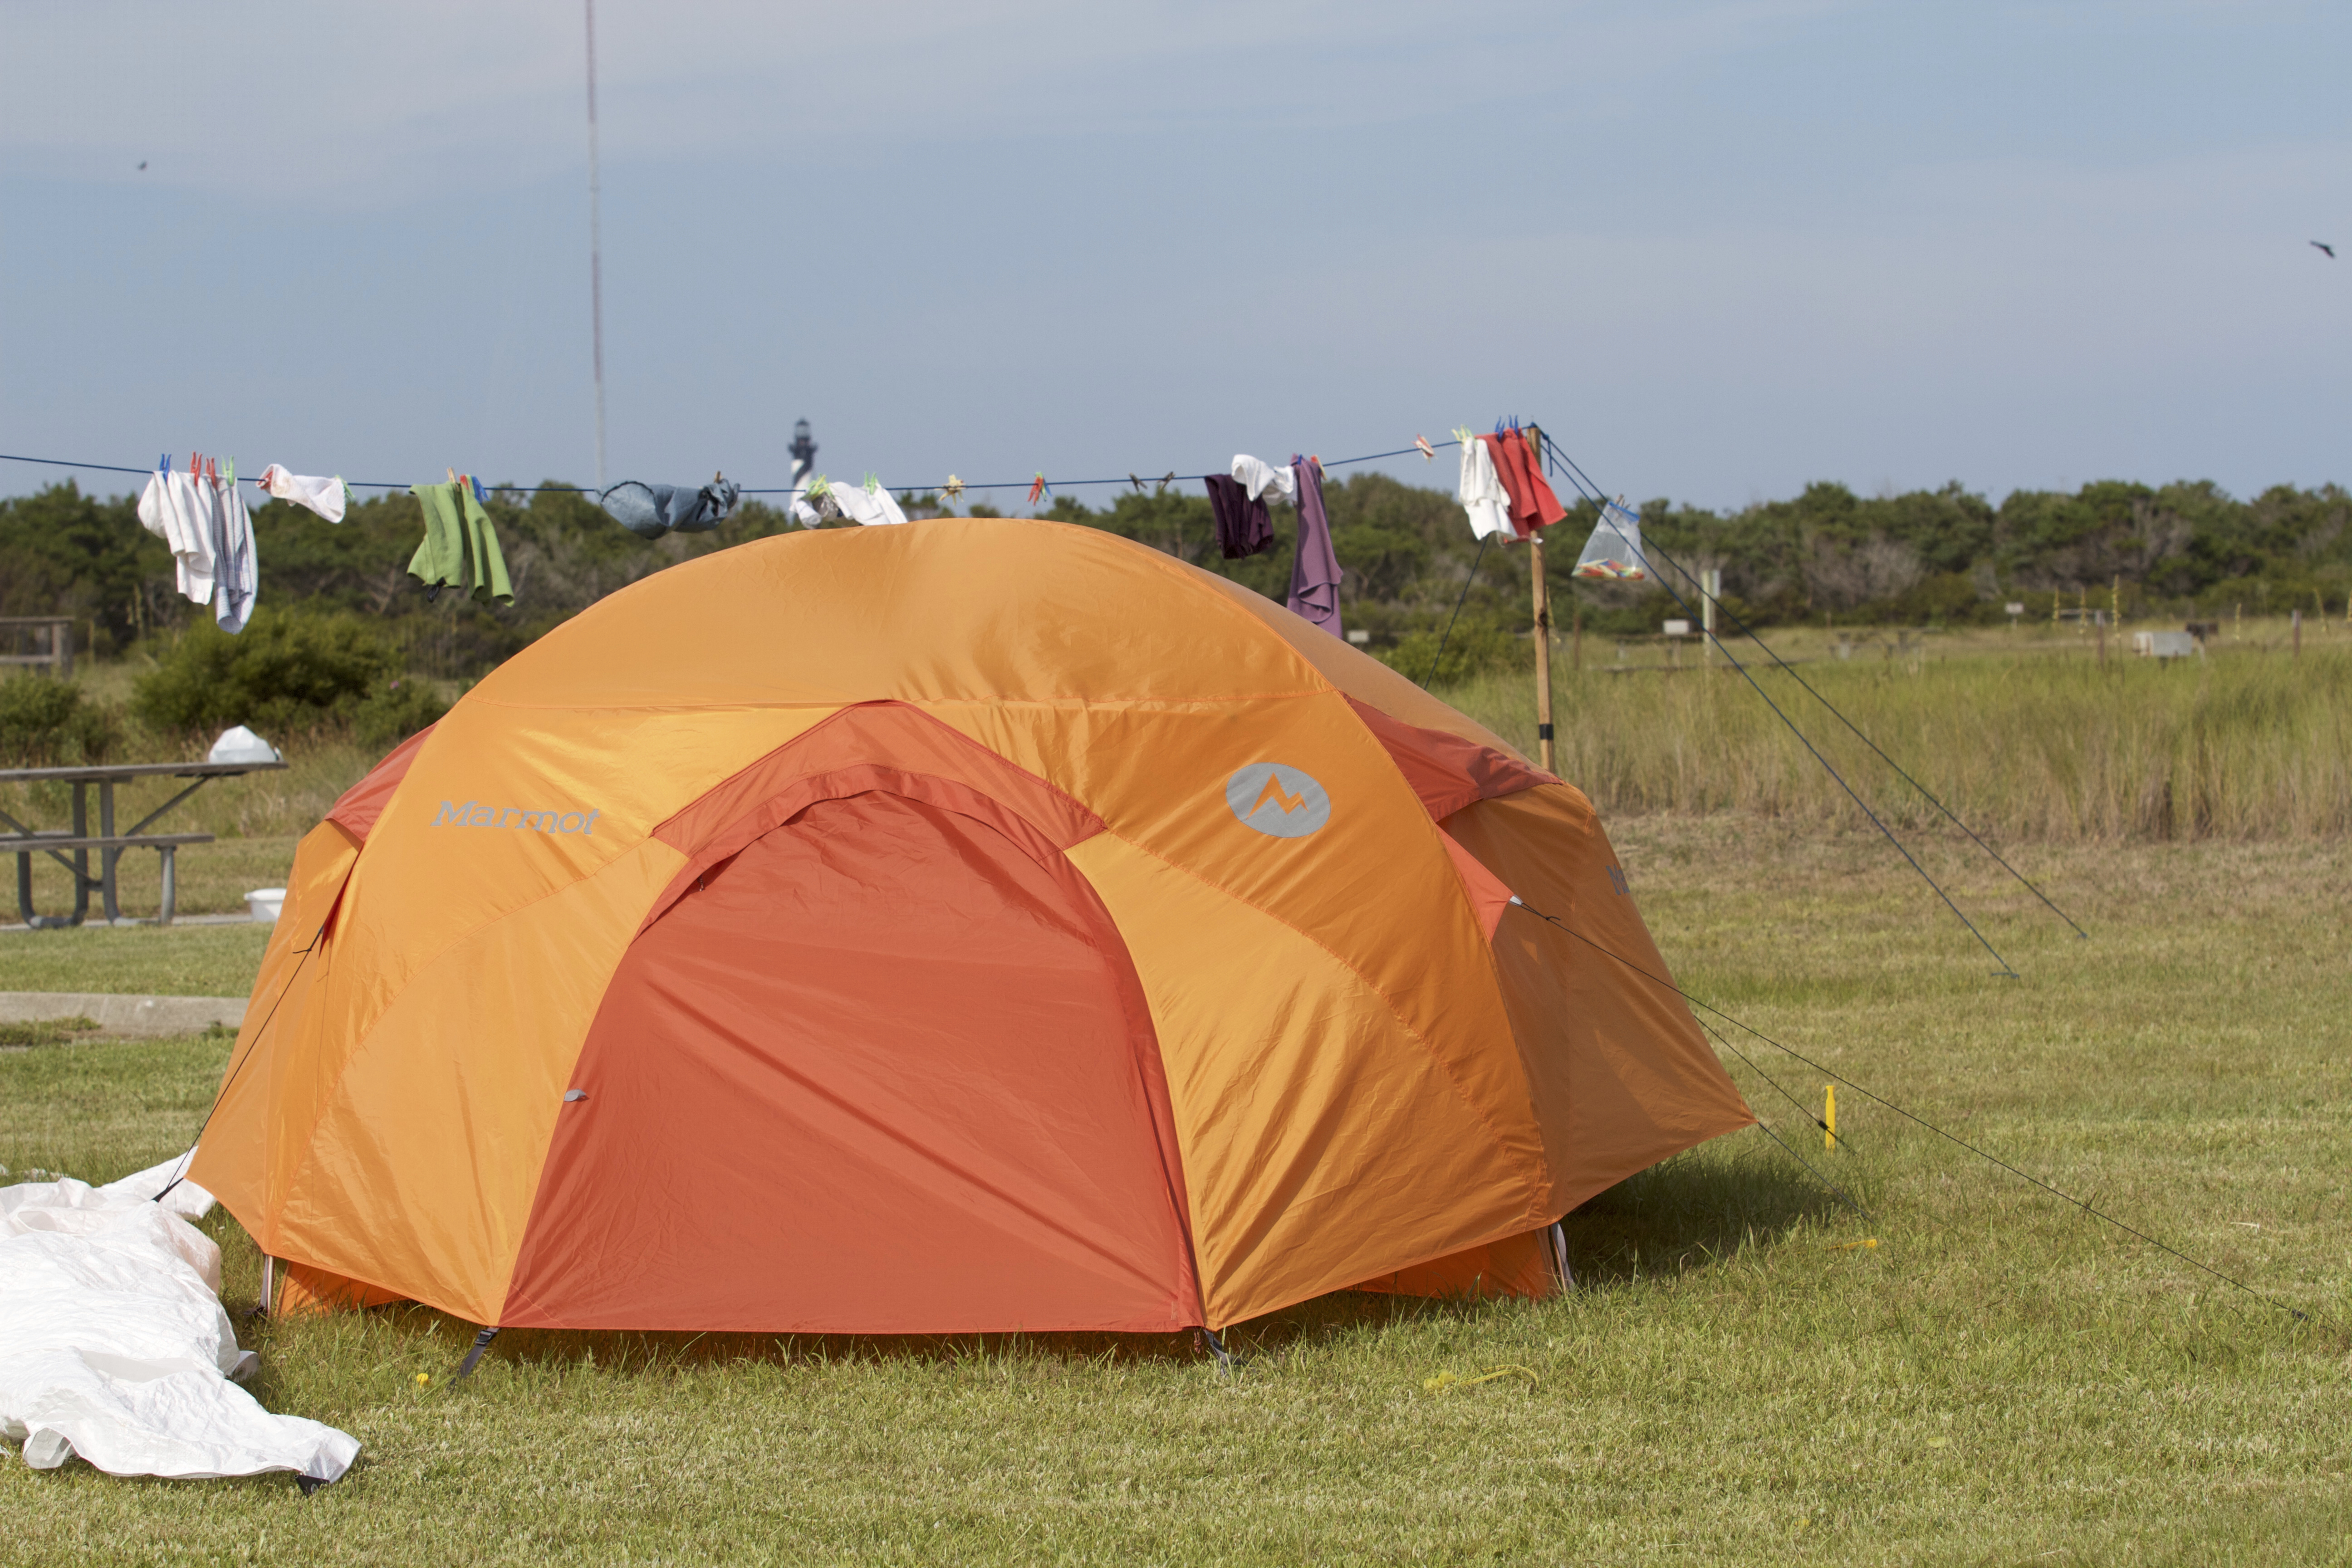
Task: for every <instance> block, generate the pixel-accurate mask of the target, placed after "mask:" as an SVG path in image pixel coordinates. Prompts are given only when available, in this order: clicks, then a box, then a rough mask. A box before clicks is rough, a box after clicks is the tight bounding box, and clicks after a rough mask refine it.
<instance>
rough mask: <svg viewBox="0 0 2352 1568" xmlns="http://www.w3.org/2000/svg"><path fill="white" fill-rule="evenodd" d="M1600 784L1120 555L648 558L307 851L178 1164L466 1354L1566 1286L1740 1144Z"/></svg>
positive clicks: (886, 542)
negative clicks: (1672, 1192)
mask: <svg viewBox="0 0 2352 1568" xmlns="http://www.w3.org/2000/svg"><path fill="white" fill-rule="evenodd" d="M1613 862H1614V857H1613V855H1612V852H1611V850H1610V847H1609V843H1608V840H1607V839H1606V837H1603V836H1602V834H1601V827H1600V825H1599V823H1598V822H1597V821H1595V819H1594V816H1593V812H1592V808H1591V805H1589V804H1587V802H1586V801H1585V799H1584V797H1583V796H1582V795H1580V794H1579V793H1578V792H1577V791H1576V790H1574V789H1572V788H1570V787H1569V786H1568V785H1567V784H1562V783H1560V782H1559V781H1558V780H1556V779H1554V778H1552V777H1550V776H1549V774H1546V773H1541V772H1538V770H1537V769H1535V768H1534V767H1532V766H1530V765H1529V764H1528V762H1527V761H1526V760H1525V759H1524V758H1522V757H1520V756H1519V755H1517V753H1516V752H1513V751H1512V750H1511V749H1510V748H1509V747H1507V745H1505V744H1504V743H1503V742H1501V741H1499V740H1497V739H1496V737H1495V736H1493V735H1491V734H1489V733H1487V732H1486V731H1484V730H1483V729H1481V728H1479V727H1478V726H1477V725H1475V724H1474V723H1472V722H1471V721H1469V720H1467V719H1465V718H1464V717H1463V716H1462V715H1461V714H1459V713H1456V712H1454V710H1451V709H1449V708H1447V707H1445V706H1444V704H1442V703H1440V702H1438V701H1437V700H1435V699H1433V698H1432V697H1430V696H1429V695H1428V694H1427V693H1425V692H1423V691H1422V690H1421V689H1419V688H1417V687H1415V686H1414V685H1412V683H1411V682H1410V681H1407V680H1405V679H1403V678H1402V677H1401V676H1398V675H1397V674H1395V673H1394V672H1392V671H1391V670H1389V669H1388V668H1386V667H1384V666H1382V665H1381V664H1380V663H1378V662H1377V661H1375V660H1373V659H1371V658H1367V657H1365V656H1364V655H1362V654H1360V653H1359V652H1357V651H1356V650H1354V649H1353V648H1350V647H1347V646H1346V645H1345V644H1343V643H1342V642H1340V641H1339V639H1337V638H1335V637H1331V636H1330V635H1328V633H1326V632H1324V631H1322V630H1320V629H1318V628H1317V627H1315V626H1310V625H1308V624H1307V622H1306V621H1304V620H1301V619H1299V618H1297V616H1292V615H1291V614H1290V613H1289V612H1288V611H1286V610H1284V609H1282V608H1281V607H1280V606H1278V605H1274V604H1272V603H1270V602H1268V601H1266V600H1265V599H1263V598H1261V597H1259V596H1257V595H1254V594H1252V593H1250V592H1248V591H1247V590H1245V589H1242V588H1240V587H1237V586H1236V585H1234V584H1232V583H1229V582H1226V581H1225V580H1223V579H1222V578H1219V577H1216V576H1214V575H1212V574H1208V573H1204V572H1201V571H1198V570H1196V569H1193V568H1192V567H1189V566H1185V565H1183V564H1181V563H1178V562H1176V561H1173V560H1171V558H1170V557H1168V556H1166V555H1164V554H1161V553H1160V552H1156V551H1153V550H1150V549H1148V548H1145V547H1143V546H1141V545H1139V544H1135V543H1132V542H1128V541H1125V540H1121V539H1118V538H1116V537H1114V536H1111V535H1109V534H1106V533H1101V532H1097V531H1091V530H1087V529H1082V528H1076V527H1070V526H1066V525H1062V524H1058V523H1053V522H1046V521H1028V520H1013V519H1006V520H998V519H984V520H983V519H963V520H956V519H938V520H932V521H923V522H919V523H915V524H911V525H908V526H906V527H895V528H869V529H842V530H827V531H818V532H810V533H801V534H795V535H793V536H790V537H785V538H776V539H769V540H763V541H761V542H755V543H751V544H747V545H744V546H741V547H740V548H737V549H732V550H729V551H726V552H721V553H719V554H714V555H709V556H705V557H702V558H700V559H698V560H695V561H691V562H688V563H684V564H681V565H678V566H675V567H672V568H671V569H669V570H667V571H665V572H663V573H661V574H658V575H656V576H654V577H650V578H647V579H646V580H645V581H643V582H640V583H638V584H635V585H634V586H632V587H630V588H628V589H626V590H625V591H623V592H622V593H619V594H616V595H613V596H612V597H610V598H608V599H605V600H604V601H603V602H601V603H599V604H598V605H595V606H594V607H593V608H592V609H590V610H588V611H587V612H585V613H584V614H583V615H581V616H577V617H576V618H574V619H572V621H570V622H568V623H566V624H565V625H563V626H561V627H559V628H557V629H556V630H555V631H553V632H551V633H550V634H549V635H547V636H546V637H542V638H541V639H540V640H539V641H538V642H536V643H534V644H533V645H532V646H531V647H530V648H528V649H526V650H525V651H524V652H522V653H521V654H520V655H518V656H516V657H515V658H513V659H511V660H509V662H508V663H507V664H505V665H504V666H502V667H501V668H499V670H497V671H496V672H495V673H494V674H492V675H491V676H490V677H489V678H488V679H486V680H484V681H483V682H482V683H481V684H480V685H479V686H478V687H476V688H475V689H473V690H471V691H469V692H468V693H467V694H466V696H465V697H464V698H463V699H461V700H459V701H458V702H457V705H456V707H455V708H454V709H452V710H451V711H450V712H449V714H448V716H447V717H446V718H445V719H444V720H442V721H441V722H440V723H439V724H438V725H436V726H435V727H434V728H433V729H432V730H430V731H426V732H425V734H422V735H419V736H417V737H415V739H413V740H411V741H409V742H406V743H405V744H404V745H403V746H401V747H400V748H399V749H398V750H397V751H395V752H394V753H393V754H392V755H391V756H389V757H388V758H386V759H385V760H384V762H383V763H382V764H381V765H380V766H378V767H377V768H376V769H375V771H374V772H373V773H371V774H369V776H368V777H367V779H366V780H364V781H363V782H362V784H359V785H358V786H357V787H355V788H354V789H353V790H352V792H351V793H350V794H349V795H346V796H345V797H344V798H343V799H342V800H341V802H339V803H338V804H337V805H336V806H335V808H334V810H333V811H332V813H331V814H330V816H329V817H328V819H327V820H326V821H325V822H323V823H322V824H320V826H318V827H317V828H316V829H314V830H313V831H312V832H311V833H310V835H309V836H308V837H306V838H304V839H303V841H302V844H301V847H300V849H299V852H298V854H297V856H296V858H295V866H294V870H293V872H292V874H291V876H290V877H289V884H288V893H287V902H286V907H285V912H284V914H283V915H282V917H281V918H280V919H279V921H278V929H277V931H276V933H275V935H274V937H273V938H272V941H271V943H270V946H269V950H268V955H267V957H266V958H265V959H264V961H263V963H262V968H261V973H260V977H259V979H258V981H257V984H256V985H255V988H254V993H253V1003H252V1005H251V1006H250V1008H249V1009H248V1011H247V1023H246V1026H245V1029H244V1031H243V1033H242V1034H241V1035H240V1037H239V1038H238V1041H237V1047H236V1053H235V1055H234V1056H233V1057H232V1058H231V1060H230V1065H229V1068H228V1070H227V1072H226V1076H225V1078H224V1080H223V1087H222V1091H221V1094H220V1098H219V1101H218V1104H217V1107H216V1109H215V1112H214V1115H213V1117H212V1120H211V1121H210V1123H209V1124H208V1126H207V1129H206V1131H205V1137H204V1141H203V1146H202V1148H201V1150H200V1152H198V1155H197V1158H196V1161H195V1163H194V1168H193V1171H192V1173H191V1174H192V1179H194V1180H195V1181H197V1182H199V1183H201V1184H204V1185H205V1186H206V1187H208V1188H210V1189H211V1190H212V1191H213V1192H214V1193H215V1194H217V1195H218V1197H219V1198H220V1199H221V1201H222V1202H223V1203H224V1204H225V1205H226V1206H227V1207H228V1209H229V1210H230V1212H231V1213H233V1214H234V1215H236V1217H237V1218H238V1220H240V1221H241V1222H242V1223H243V1224H244V1225H245V1226H246V1228H247V1230H248V1231H249V1232H251V1233H252V1235H253V1236H254V1237H256V1238H257V1241H258V1242H259V1244H260V1246H261V1247H262V1248H263V1249H264V1251H266V1252H267V1253H268V1254H269V1255H271V1256H273V1257H276V1258H282V1259H286V1260H288V1261H289V1263H290V1264H292V1265H293V1267H294V1273H295V1278H296V1279H297V1280H298V1281H299V1282H300V1283H301V1284H302V1286H303V1287H304V1289H307V1290H308V1291H309V1292H310V1293H311V1294H313V1295H320V1294H336V1293H345V1294H348V1295H350V1296H351V1297H352V1298H353V1299H363V1300H382V1299H387V1298H393V1297H403V1298H410V1299H414V1300H419V1301H423V1302H426V1303H429V1304H431V1305H433V1306H435V1307H437V1308H440V1309H442V1310H446V1311H448V1312H451V1313H453V1314H456V1315H457V1316H460V1317H463V1318H466V1319H468V1320H470V1321H475V1322H478V1323H484V1324H489V1325H499V1326H520V1325H531V1326H547V1327H567V1328H595V1329H614V1328H628V1329H648V1330H656V1329H686V1330H714V1331H719V1330H747V1331H812V1332H826V1331H837V1332H873V1333H895V1332H956V1331H980V1330H1060V1329H1100V1330H1120V1331H1167V1330H1173V1329H1180V1328H1184V1327H1189V1326H1192V1325H1204V1326H1208V1327H1211V1328H1222V1327H1223V1326H1224V1325H1226V1324H1228V1323H1231V1322H1234V1321H1238V1320H1241V1319H1244V1318H1248V1317H1251V1316H1254V1315H1255V1314H1258V1313H1262V1312H1265V1311H1269V1310H1274V1309H1276V1308H1279V1307H1282V1306H1286V1305H1287V1304H1290V1303H1292V1302H1296V1301H1299V1300H1305V1299H1307V1298H1308V1297H1312V1296H1316V1295H1318V1294H1321V1293H1323V1292H1327V1291H1329V1290H1333V1289H1344V1288H1348V1287H1350V1286H1360V1287H1364V1288H1370V1289H1402V1290H1409V1291H1421V1292H1445V1291H1449V1290H1453V1289H1464V1288H1470V1287H1474V1286H1475V1287H1476V1288H1480V1289H1488V1290H1496V1289H1502V1290H1516V1291H1520V1292H1523V1293H1530V1294H1541V1293H1543V1292H1545V1291H1546V1290H1547V1289H1549V1280H1550V1272H1549V1267H1550V1258H1549V1248H1548V1247H1544V1246H1543V1245H1542V1244H1541V1241H1540V1238H1541V1237H1543V1235H1544V1233H1545V1231H1546V1227H1548V1226H1550V1225H1552V1224H1553V1223H1554V1222H1555V1221H1557V1220H1558V1219H1559V1217H1560V1215H1562V1214H1563V1213H1565V1212H1566V1211H1567V1210H1568V1209H1570V1208H1571V1207H1573V1206H1574V1205H1577V1204H1578V1203H1580V1202H1581V1201H1583V1200H1584V1199H1585V1198H1587V1197H1589V1196H1591V1194H1594V1193H1596V1192H1599V1191H1600V1190H1601V1189H1602V1188H1604V1187H1606V1186H1608V1185H1610V1184H1612V1183H1615V1182H1617V1181H1619V1180H1621V1179H1622V1178H1623V1177H1625V1176H1627V1175H1629V1174H1631V1173H1633V1172H1635V1171H1638V1170H1641V1169H1643V1168H1644V1167H1646V1166H1648V1165H1650V1164H1653V1163H1655V1162H1656V1161H1658V1160H1660V1159H1662V1158H1664V1157H1665V1156H1666V1155H1668V1154H1671V1153H1673V1152H1676V1151H1678V1150H1681V1149H1685V1148H1687V1147H1689V1146H1690V1145H1692V1144H1694V1143H1696V1142H1700V1141H1702V1140H1704V1139H1706V1138H1710V1137H1713V1136H1715V1135H1716V1134H1717V1133H1721V1132H1725V1131H1731V1130H1733V1129H1735V1128H1738V1127H1741V1126H1745V1125H1746V1124H1747V1123H1748V1121H1750V1120H1751V1118H1750V1116H1749V1113H1748V1109H1747V1107H1746V1106H1745V1105H1744V1104H1743V1103H1742V1102H1741V1100H1740V1099H1739V1096H1738V1093H1737V1091H1736V1090H1735V1089H1733V1087H1732V1085H1731V1083H1730V1081H1729V1079H1727V1077H1726V1076H1725V1074H1724V1072H1723V1069H1722V1068H1721V1066H1720V1065H1719V1064H1718V1063H1717V1060H1716V1058H1715V1056H1714V1053H1713V1051H1712V1050H1711V1049H1710V1048H1709V1047H1707V1045H1706V1041H1705V1039H1704V1038H1703V1037H1702V1036H1701V1035H1700V1033H1699V1031H1698V1029H1697V1028H1696V1026H1695V1025H1694V1024H1693V1022H1692V1020H1691V1018H1690V1016H1689V1014H1688V1013H1687V1012H1686V1011H1685V1008H1684V1007H1683V1005H1682V1004H1681V1002H1680V1000H1679V999H1678V998H1677V997H1675V995H1674V994H1672V993H1671V992H1669V991H1666V990H1665V989H1664V988H1663V987H1662V986H1660V985H1658V984H1655V983H1654V982H1651V981H1647V980H1644V979H1643V978H1641V977H1639V976H1637V975H1634V974H1633V973H1630V971H1629V970H1628V969H1627V968H1626V967H1625V965H1623V964H1621V963H1615V962H1612V960H1610V959H1608V958H1606V957H1602V956H1601V955H1600V954H1599V953H1598V952H1595V951H1594V950H1593V948H1591V947H1590V946H1587V945H1585V944H1583V943H1580V942H1576V941H1574V940H1573V939H1571V938H1570V937H1569V936H1568V935H1567V934H1566V933H1565V932H1563V931H1560V930H1559V929H1558V928H1556V927H1554V926H1551V925H1549V924H1547V923H1545V922H1544V921H1539V920H1538V919H1536V918H1534V917H1533V916H1531V915H1529V914H1528V913H1527V912H1525V911H1524V910H1511V909H1509V908H1508V904H1509V900H1510V898H1511V896H1512V894H1513V893H1517V894H1519V895H1521V896H1522V897H1524V899H1525V900H1526V901H1527V903H1528V904H1529V905H1531V906H1533V907H1534V908H1536V909H1539V910H1544V911H1546V912H1547V913H1549V914H1552V915H1555V916H1557V917H1559V919H1560V920H1561V921H1565V922H1566V923H1567V924H1568V925H1570V926H1571V927H1573V928H1574V929H1575V930H1576V931H1580V933H1582V934H1583V935H1585V936H1587V937H1589V938H1590V939H1591V941H1592V942H1597V943H1598V944H1600V946H1601V947H1603V948H1606V949H1608V950H1609V951H1611V952H1616V953H1619V954H1622V955H1624V956H1625V957H1626V958H1628V959H1630V960H1632V961H1633V962H1634V963H1639V964H1641V965H1642V966H1643V968H1646V969H1648V970H1650V971H1651V973H1654V974H1664V973H1665V967H1664V963H1663V961H1662V960H1661V959H1660V958H1659V956H1658V954H1657V952H1656V949H1655V948H1654V946H1653V944H1652V943H1651V941H1650V938H1649V935H1648V933H1647V931H1645V930H1644V929H1643V924H1642V921H1641V917H1640V916H1639V915H1638V914H1637V913H1636V912H1635V910H1634V907H1633V900H1632V898H1631V897H1630V896H1629V895H1628V894H1627V893H1626V891H1625V889H1624V884H1623V880H1622V874H1620V873H1619V872H1618V871H1617V868H1616V867H1615V865H1614V863H1613Z"/></svg>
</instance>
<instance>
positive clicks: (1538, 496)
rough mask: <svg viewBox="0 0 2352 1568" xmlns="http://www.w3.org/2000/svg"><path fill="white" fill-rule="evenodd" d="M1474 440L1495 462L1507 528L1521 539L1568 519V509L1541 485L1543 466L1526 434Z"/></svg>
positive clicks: (1512, 432) (1516, 432)
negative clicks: (1505, 499)
mask: <svg viewBox="0 0 2352 1568" xmlns="http://www.w3.org/2000/svg"><path fill="white" fill-rule="evenodd" d="M1478 439H1480V440H1481V441H1484V442H1486V447H1487V450H1488V452H1489V453H1490V454H1491V455H1492V456H1493V458H1494V459H1495V475H1496V478H1497V479H1501V480H1502V481H1503V489H1504V490H1505V491H1506V492H1507V494H1508V495H1509V496H1510V498H1511V528H1512V531H1514V532H1516V533H1517V535H1518V536H1519V537H1520V538H1521V539H1526V538H1528V537H1529V536H1530V535H1532V534H1533V533H1534V532H1535V531H1536V530H1537V529H1538V528H1546V527H1549V526H1550V525H1551V524H1552V523H1555V522H1558V521H1559V520H1560V519H1562V518H1564V517H1566V516H1567V515H1568V509H1567V508H1566V507H1564V506H1562V505H1560V504H1559V497H1558V496H1556V495H1554V494H1552V492H1551V486H1550V485H1549V484H1547V483H1546V482H1545V481H1544V477H1543V465H1542V464H1541V463H1540V462H1538V460H1537V458H1536V454H1535V447H1533V445H1532V444H1530V443H1529V441H1528V433H1527V432H1526V431H1524V430H1506V431H1504V432H1503V433H1502V434H1501V435H1499V436H1481V437H1478Z"/></svg>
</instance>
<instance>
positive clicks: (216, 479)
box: [205, 458, 220, 489]
mask: <svg viewBox="0 0 2352 1568" xmlns="http://www.w3.org/2000/svg"><path fill="white" fill-rule="evenodd" d="M205 478H206V479H210V480H211V481H212V482H213V489H220V459H219V458H205Z"/></svg>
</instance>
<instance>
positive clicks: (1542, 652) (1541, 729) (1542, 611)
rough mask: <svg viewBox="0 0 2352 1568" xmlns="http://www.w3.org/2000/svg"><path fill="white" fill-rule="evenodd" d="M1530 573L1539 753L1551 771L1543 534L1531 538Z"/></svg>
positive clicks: (1548, 605) (1548, 633)
mask: <svg viewBox="0 0 2352 1568" xmlns="http://www.w3.org/2000/svg"><path fill="white" fill-rule="evenodd" d="M1528 572H1529V573H1530V574H1531V575H1532V576H1533V577H1534V579H1535V607H1536V752H1537V753H1538V761H1540V762H1541V763H1542V764H1543V770H1544V772H1546V773H1549V772H1551V771H1552V769H1551V589H1550V586H1549V584H1546V583H1545V581H1544V547H1543V531H1542V530H1541V529H1538V530H1537V531H1535V532H1533V533H1531V534H1529V535H1528Z"/></svg>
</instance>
